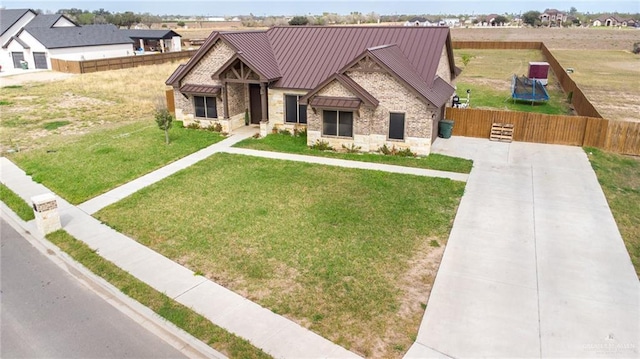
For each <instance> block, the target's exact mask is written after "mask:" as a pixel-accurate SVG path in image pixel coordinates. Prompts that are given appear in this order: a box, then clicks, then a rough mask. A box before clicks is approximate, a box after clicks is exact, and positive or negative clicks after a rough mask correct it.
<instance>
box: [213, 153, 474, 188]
mask: <svg viewBox="0 0 640 359" xmlns="http://www.w3.org/2000/svg"><path fill="white" fill-rule="evenodd" d="M222 152H226V153H233V154H240V155H246V156H254V157H262V158H271V159H277V160H286V161H296V162H307V163H314V164H319V165H326V166H336V167H346V168H357V169H363V170H371V171H383V172H390V173H400V174H408V175H414V176H424V177H438V178H448V179H451V180H454V181H461V182H466V181H467V179H468V178H469V175H468V174H466V173H457V172H446V171H436V170H429V169H424V168H416V167H405V166H396V165H387V164H383V163H372V162H361V161H352V160H342V159H338V158H328V157H317V156H307V155H298V154H293V153H282V152H272V151H258V150H252V149H247V148H237V147H227V148H225V149H223V150H222Z"/></svg>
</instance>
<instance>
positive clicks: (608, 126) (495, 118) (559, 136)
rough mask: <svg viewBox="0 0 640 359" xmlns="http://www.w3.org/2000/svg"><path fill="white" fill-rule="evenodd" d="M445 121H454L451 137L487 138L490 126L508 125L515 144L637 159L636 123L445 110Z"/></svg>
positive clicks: (638, 125)
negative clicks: (589, 149) (591, 150)
mask: <svg viewBox="0 0 640 359" xmlns="http://www.w3.org/2000/svg"><path fill="white" fill-rule="evenodd" d="M446 118H448V119H452V120H453V121H454V125H453V135H454V136H466V137H480V138H489V136H490V134H491V125H492V124H493V123H509V124H513V125H514V130H513V139H514V140H515V141H523V142H537V143H549V144H560V145H572V146H590V147H598V148H602V149H605V150H608V151H612V152H617V153H622V154H628V155H640V123H636V122H620V121H609V120H605V119H602V118H595V117H587V116H558V115H545V114H540V113H530V112H511V111H495V110H480V109H460V108H451V107H448V108H447V109H446Z"/></svg>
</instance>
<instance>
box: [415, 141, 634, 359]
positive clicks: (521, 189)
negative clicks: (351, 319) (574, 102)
mask: <svg viewBox="0 0 640 359" xmlns="http://www.w3.org/2000/svg"><path fill="white" fill-rule="evenodd" d="M433 152H434V153H442V154H447V155H452V156H458V157H465V158H470V159H474V161H475V162H474V168H473V170H472V172H471V175H470V177H469V180H468V182H467V187H466V190H465V194H464V196H463V198H462V201H461V203H460V207H459V209H458V213H457V215H456V218H455V221H454V225H453V229H452V231H451V234H450V237H449V241H448V244H447V247H446V250H445V253H444V256H443V259H442V262H441V265H440V269H439V271H438V274H437V276H436V280H435V283H434V287H433V290H432V292H431V295H430V298H429V302H428V304H427V309H426V312H425V316H424V318H423V321H422V324H421V326H420V331H419V333H418V337H417V341H416V343H415V344H414V345H413V346H412V347H411V349H410V350H409V352H408V353H407V355H406V356H405V357H406V358H425V357H433V358H442V357H453V358H459V357H544V358H552V357H638V353H639V351H640V347H639V343H640V320H639V319H638V318H640V284H639V282H638V277H637V276H636V273H635V270H634V268H633V265H632V263H631V260H630V258H629V254H628V252H627V250H626V248H625V246H624V242H623V241H622V238H621V236H620V233H619V231H618V228H617V226H616V223H615V221H614V219H613V216H612V214H611V211H610V210H609V207H608V204H607V201H606V198H605V196H604V194H603V192H602V189H601V187H600V185H599V184H598V180H597V178H596V176H595V173H594V172H593V170H592V168H591V165H590V163H589V161H588V158H587V156H586V154H585V153H584V151H583V150H582V149H581V148H579V147H569V146H557V145H542V144H533V143H522V142H514V143H511V144H508V143H496V142H490V141H488V140H484V139H473V138H462V137H453V138H451V139H448V140H442V139H438V140H437V141H436V142H435V144H434V147H433Z"/></svg>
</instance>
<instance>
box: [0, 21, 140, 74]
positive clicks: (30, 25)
mask: <svg viewBox="0 0 640 359" xmlns="http://www.w3.org/2000/svg"><path fill="white" fill-rule="evenodd" d="M5 19H7V22H6V23H5ZM0 21H1V22H2V38H1V40H2V41H1V42H0V44H1V46H2V48H1V49H0V50H1V51H0V65H2V67H3V68H5V69H6V68H12V67H13V68H20V67H21V62H25V61H26V62H27V64H28V66H29V68H38V69H51V59H52V58H55V59H62V60H73V61H80V60H95V59H102V58H111V57H121V56H129V55H133V40H131V38H129V37H127V36H126V35H125V34H124V33H122V32H121V31H120V30H119V29H118V28H117V27H115V26H113V25H86V26H80V25H78V24H76V23H75V22H73V21H72V20H71V19H69V18H67V17H66V16H64V15H61V14H54V15H42V14H41V15H36V14H35V12H34V11H33V10H28V9H25V10H15V9H14V10H4V9H2V10H0ZM10 24H11V25H10ZM5 27H6V29H5Z"/></svg>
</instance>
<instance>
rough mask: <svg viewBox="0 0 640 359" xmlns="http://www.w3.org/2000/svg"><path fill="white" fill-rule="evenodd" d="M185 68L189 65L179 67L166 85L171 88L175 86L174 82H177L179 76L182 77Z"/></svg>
mask: <svg viewBox="0 0 640 359" xmlns="http://www.w3.org/2000/svg"><path fill="white" fill-rule="evenodd" d="M185 66H187V65H186V64H180V65H178V68H177V69H176V70H175V71H174V72H173V73H172V74H171V76H169V78H168V79H167V81H165V82H164V83H165V84H167V85H169V86H171V85H172V84H173V82H174V81H176V79H177V78H178V76H180V74H181V73H182V69H184V67H185Z"/></svg>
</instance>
